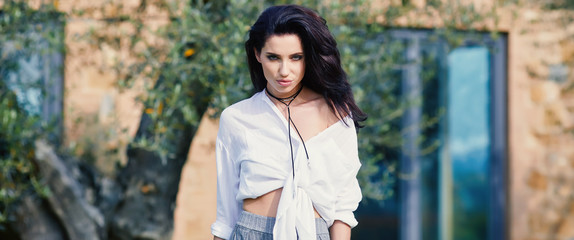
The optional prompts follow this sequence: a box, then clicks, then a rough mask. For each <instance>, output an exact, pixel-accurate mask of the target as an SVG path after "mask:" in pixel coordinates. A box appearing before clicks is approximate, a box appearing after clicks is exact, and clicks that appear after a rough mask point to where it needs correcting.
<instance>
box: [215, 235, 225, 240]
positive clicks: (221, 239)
mask: <svg viewBox="0 0 574 240" xmlns="http://www.w3.org/2000/svg"><path fill="white" fill-rule="evenodd" d="M213 240H223V238H218V237H216V236H213Z"/></svg>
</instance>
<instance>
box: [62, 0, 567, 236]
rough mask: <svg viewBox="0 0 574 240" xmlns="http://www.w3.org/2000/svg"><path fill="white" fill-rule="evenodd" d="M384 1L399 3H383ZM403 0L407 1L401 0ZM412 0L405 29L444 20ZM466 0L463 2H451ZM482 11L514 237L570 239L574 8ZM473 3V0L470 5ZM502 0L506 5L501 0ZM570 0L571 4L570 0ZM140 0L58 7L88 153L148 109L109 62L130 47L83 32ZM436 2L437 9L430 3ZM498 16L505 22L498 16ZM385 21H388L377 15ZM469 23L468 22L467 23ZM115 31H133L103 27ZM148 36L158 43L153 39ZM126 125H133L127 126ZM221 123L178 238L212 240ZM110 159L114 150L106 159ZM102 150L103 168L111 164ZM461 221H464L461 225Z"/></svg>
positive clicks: (68, 83) (76, 138)
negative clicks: (492, 38) (98, 43)
mask: <svg viewBox="0 0 574 240" xmlns="http://www.w3.org/2000/svg"><path fill="white" fill-rule="evenodd" d="M381 2H382V3H383V4H381V5H382V6H381V7H382V8H385V7H387V6H388V4H391V5H392V4H401V1H381ZM402 2H405V1H402ZM430 2H433V1H424V0H418V1H412V5H413V8H412V10H411V11H410V12H406V13H404V17H402V18H397V20H396V23H394V25H395V26H400V27H404V28H413V27H415V28H434V27H442V26H443V25H444V24H445V23H444V22H441V21H440V20H439V19H441V18H440V17H439V15H441V14H446V13H439V12H436V11H434V12H433V10H432V8H430V7H429V6H428V5H429V4H430ZM443 2H446V3H447V4H459V2H465V1H443ZM466 2H469V3H467V4H475V5H476V9H477V11H478V12H483V13H484V14H487V13H491V12H492V13H494V15H496V18H489V19H487V20H485V21H482V22H477V23H475V24H473V25H472V26H473V27H475V28H477V29H480V30H497V31H499V32H501V33H503V34H506V37H507V54H506V62H507V65H506V71H507V75H506V78H504V81H506V83H505V85H506V87H507V88H506V94H507V101H506V102H503V103H502V104H506V112H505V113H504V114H506V115H507V128H506V129H507V132H506V135H505V136H506V137H507V145H506V146H507V149H506V152H507V157H506V158H505V159H504V161H505V163H504V164H506V168H505V171H506V174H507V175H506V176H505V179H506V181H505V182H506V183H505V189H506V197H507V198H506V202H505V205H504V206H505V209H504V211H505V212H506V214H503V215H502V216H504V217H505V219H506V221H504V222H505V226H504V227H503V229H504V231H505V232H506V234H507V239H512V240H529V239H532V240H534V239H570V238H573V237H574V192H573V189H574V171H572V170H574V134H573V131H572V130H573V129H574V90H573V88H574V71H573V68H574V21H573V20H572V16H574V9H567V8H562V9H551V8H545V7H544V6H546V5H545V4H547V2H550V1H539V2H536V1H495V0H488V1H486V0H485V1H466ZM472 2H474V3H472ZM501 2H503V3H501ZM556 2H559V1H556ZM563 2H567V1H563ZM138 4H139V1H138V0H131V1H124V2H123V8H117V7H116V6H115V5H114V4H113V2H109V1H84V0H82V1H64V0H62V1H59V6H58V9H60V10H61V11H63V12H67V13H68V14H69V18H68V21H67V23H66V45H67V52H66V57H65V59H66V61H65V76H64V79H65V87H66V94H65V98H64V106H65V110H64V111H65V113H64V116H65V129H66V132H65V135H66V144H68V145H69V146H72V147H76V148H78V151H88V150H87V149H85V146H86V144H88V143H93V142H104V143H105V144H104V145H96V146H94V147H93V149H91V151H95V152H99V153H102V154H103V153H105V152H106V151H108V150H109V149H119V150H120V151H119V152H118V153H117V155H114V156H115V157H116V159H119V160H120V161H125V156H124V154H125V153H124V152H123V151H122V150H123V149H124V148H125V146H126V144H127V142H128V141H129V139H130V137H132V136H133V135H134V134H135V131H136V130H137V126H138V123H139V119H140V116H141V112H142V107H141V106H140V105H138V104H137V103H136V101H135V100H134V98H135V97H136V96H137V95H138V94H141V93H142V91H143V87H139V88H138V87H137V86H136V87H134V88H132V89H129V90H124V91H119V90H118V89H117V87H116V86H115V82H116V81H117V78H118V76H116V75H114V74H113V73H112V72H111V71H107V70H106V69H107V68H109V67H112V65H113V64H114V63H115V62H114V61H115V60H116V59H117V58H119V57H122V55H125V54H126V53H125V52H121V51H116V50H113V49H112V48H106V47H105V46H104V47H103V48H101V49H95V48H93V46H91V45H89V44H87V43H85V42H84V41H80V40H79V38H78V36H80V35H81V34H83V33H86V32H87V31H90V29H92V28H94V29H98V28H99V27H101V26H102V24H101V23H102V22H103V21H105V19H104V17H103V16H102V15H98V14H100V13H98V12H97V11H95V12H93V13H90V12H87V13H83V14H82V15H80V14H78V13H77V11H78V10H82V9H83V10H87V9H91V8H98V9H102V10H103V11H104V12H105V14H104V15H105V16H109V15H113V14H114V12H115V11H126V12H129V11H131V9H133V8H137V6H138ZM429 9H430V10H429ZM147 14H149V15H148V18H149V20H147V21H146V24H148V26H150V27H151V28H154V27H158V26H161V25H162V24H165V22H166V19H165V14H162V12H161V11H159V10H157V9H154V8H153V7H150V8H149V9H148V12H147ZM492 19H497V20H496V21H494V20H492ZM377 20H378V21H381V22H383V24H388V23H385V19H384V18H382V17H381V18H377ZM461 30H465V29H461ZM105 31H108V32H110V33H112V34H113V32H122V31H130V28H129V26H126V28H123V29H105ZM150 41H154V40H153V38H152V37H150ZM123 129H126V131H122V130H123ZM216 133H217V120H212V119H209V118H207V117H204V118H203V121H202V123H201V125H200V129H199V131H198V132H197V135H196V136H195V138H194V140H193V143H192V145H191V151H190V155H189V158H188V162H187V164H186V166H185V167H184V169H183V173H182V180H181V183H180V192H179V195H178V199H177V208H176V212H175V230H174V239H208V238H210V230H209V225H210V224H211V223H212V222H213V221H214V218H215V182H216V179H215V156H214V152H213V150H214V140H215V135H216ZM108 157H109V156H108ZM108 157H102V158H101V159H100V162H99V164H100V165H101V166H102V168H103V169H105V168H106V166H109V165H111V164H110V163H109V162H105V161H106V160H105V159H106V158H108ZM455 226H456V224H455Z"/></svg>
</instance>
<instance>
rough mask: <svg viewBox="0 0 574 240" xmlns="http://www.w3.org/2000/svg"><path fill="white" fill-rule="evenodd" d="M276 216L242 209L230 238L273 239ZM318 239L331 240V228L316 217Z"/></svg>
mask: <svg viewBox="0 0 574 240" xmlns="http://www.w3.org/2000/svg"><path fill="white" fill-rule="evenodd" d="M274 225H275V218H274V217H265V216H260V215H256V214H253V213H250V212H246V211H242V212H241V214H239V220H237V224H235V227H234V228H233V232H231V237H230V238H229V240H273V226H274ZM315 228H316V231H317V240H329V239H330V238H329V228H328V227H327V222H325V220H323V219H322V218H315Z"/></svg>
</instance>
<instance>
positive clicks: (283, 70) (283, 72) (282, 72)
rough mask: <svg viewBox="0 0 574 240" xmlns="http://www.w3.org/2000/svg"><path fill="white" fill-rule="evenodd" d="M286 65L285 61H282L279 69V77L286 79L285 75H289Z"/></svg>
mask: <svg viewBox="0 0 574 240" xmlns="http://www.w3.org/2000/svg"><path fill="white" fill-rule="evenodd" d="M287 64H288V63H287V61H283V62H281V66H280V67H279V75H281V76H282V77H287V75H289V66H288V65H287Z"/></svg>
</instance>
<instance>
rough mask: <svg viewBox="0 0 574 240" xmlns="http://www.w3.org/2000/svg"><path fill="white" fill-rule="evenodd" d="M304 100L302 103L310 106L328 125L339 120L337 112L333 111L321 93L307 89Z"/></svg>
mask: <svg viewBox="0 0 574 240" xmlns="http://www.w3.org/2000/svg"><path fill="white" fill-rule="evenodd" d="M305 100H306V101H305V102H304V103H303V104H305V105H307V106H306V107H309V108H312V109H313V110H314V112H316V113H317V114H318V116H319V117H320V118H321V120H322V121H324V123H325V124H326V125H328V126H330V125H332V124H334V123H336V122H338V121H339V117H338V114H337V113H336V112H335V111H336V109H333V108H331V106H329V103H328V102H327V100H326V99H325V98H324V97H323V96H322V95H321V94H318V93H316V92H313V91H311V90H309V93H308V94H307V96H306V98H305Z"/></svg>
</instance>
